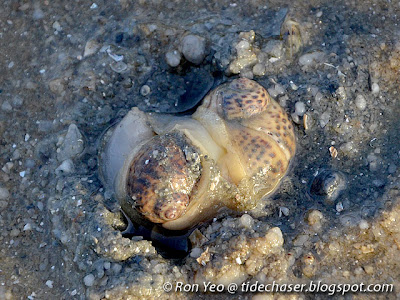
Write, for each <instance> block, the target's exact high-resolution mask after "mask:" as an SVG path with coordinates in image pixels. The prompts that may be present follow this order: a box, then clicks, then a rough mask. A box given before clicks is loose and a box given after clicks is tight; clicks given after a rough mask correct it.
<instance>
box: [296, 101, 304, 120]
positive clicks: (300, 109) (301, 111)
mask: <svg viewBox="0 0 400 300" xmlns="http://www.w3.org/2000/svg"><path fill="white" fill-rule="evenodd" d="M294 109H295V113H296V115H298V116H300V117H301V116H303V115H304V114H305V112H306V106H305V104H304V102H301V101H298V102H296V104H295V105H294Z"/></svg>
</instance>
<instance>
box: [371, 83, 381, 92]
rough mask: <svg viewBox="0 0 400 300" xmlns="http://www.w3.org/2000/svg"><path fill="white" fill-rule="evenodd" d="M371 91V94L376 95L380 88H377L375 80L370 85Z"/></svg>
mask: <svg viewBox="0 0 400 300" xmlns="http://www.w3.org/2000/svg"><path fill="white" fill-rule="evenodd" d="M371 91H372V94H373V95H377V94H378V93H379V91H380V88H379V85H378V84H377V83H376V82H374V83H373V84H372V86H371Z"/></svg>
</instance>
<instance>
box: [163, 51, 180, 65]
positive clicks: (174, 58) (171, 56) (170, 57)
mask: <svg viewBox="0 0 400 300" xmlns="http://www.w3.org/2000/svg"><path fill="white" fill-rule="evenodd" d="M165 60H166V61H167V64H168V65H169V66H170V67H173V68H175V67H177V66H178V65H179V63H180V62H181V54H180V52H179V51H177V50H173V51H168V52H167V53H165Z"/></svg>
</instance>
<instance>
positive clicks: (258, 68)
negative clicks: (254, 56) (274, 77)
mask: <svg viewBox="0 0 400 300" xmlns="http://www.w3.org/2000/svg"><path fill="white" fill-rule="evenodd" d="M253 74H254V75H255V76H263V75H265V65H263V64H256V65H255V66H254V67H253Z"/></svg>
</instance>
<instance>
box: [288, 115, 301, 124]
mask: <svg viewBox="0 0 400 300" xmlns="http://www.w3.org/2000/svg"><path fill="white" fill-rule="evenodd" d="M290 116H291V117H292V120H293V122H295V123H296V124H300V117H299V115H298V114H296V113H292V114H290Z"/></svg>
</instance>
